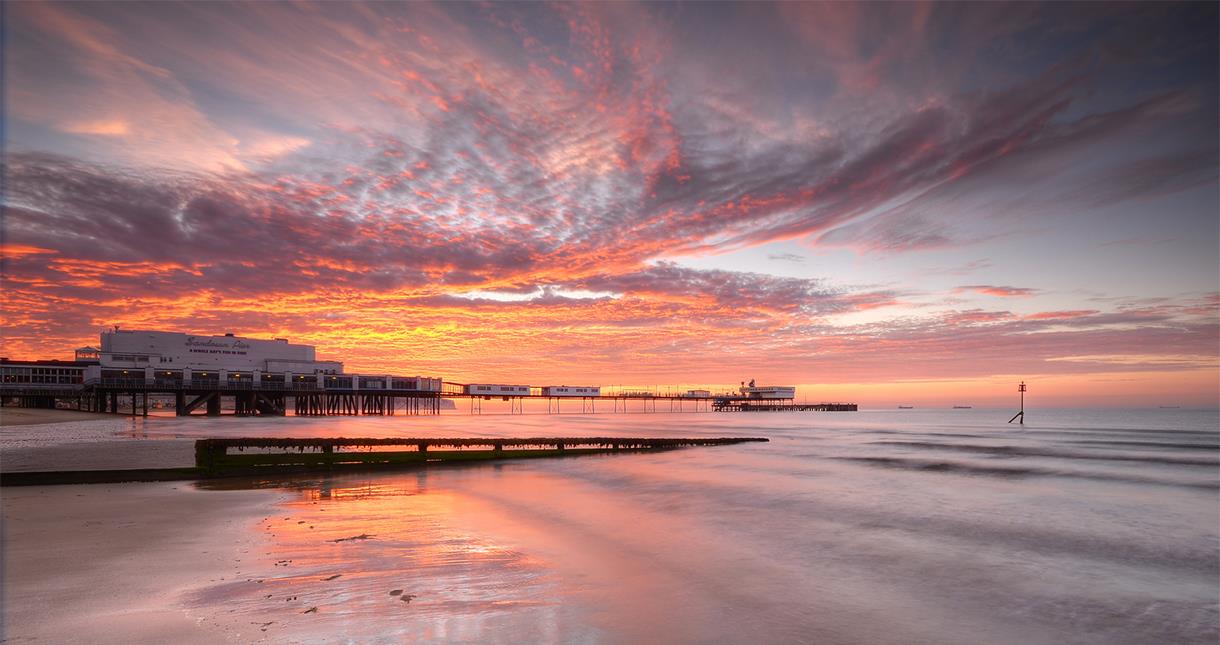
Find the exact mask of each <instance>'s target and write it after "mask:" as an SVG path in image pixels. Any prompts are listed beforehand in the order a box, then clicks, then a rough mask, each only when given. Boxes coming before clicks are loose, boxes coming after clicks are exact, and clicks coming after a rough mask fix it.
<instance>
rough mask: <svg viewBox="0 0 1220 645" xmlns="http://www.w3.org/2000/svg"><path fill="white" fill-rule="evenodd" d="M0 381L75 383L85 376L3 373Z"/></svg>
mask: <svg viewBox="0 0 1220 645" xmlns="http://www.w3.org/2000/svg"><path fill="white" fill-rule="evenodd" d="M0 381H3V382H5V383H35V384H39V385H72V384H76V383H84V382H85V378H84V376H82V375H79V374H78V375H76V376H53V375H49V374H39V375H30V374H4V375H3V376H0Z"/></svg>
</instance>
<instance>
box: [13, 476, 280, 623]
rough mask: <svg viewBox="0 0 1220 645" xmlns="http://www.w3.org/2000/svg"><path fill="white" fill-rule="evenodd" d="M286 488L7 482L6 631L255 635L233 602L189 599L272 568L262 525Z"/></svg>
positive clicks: (263, 573)
mask: <svg viewBox="0 0 1220 645" xmlns="http://www.w3.org/2000/svg"><path fill="white" fill-rule="evenodd" d="M282 499H284V492H283V491H280V490H202V489H198V488H196V487H195V486H194V485H192V484H189V483H185V482H160V483H131V484H106V485H99V484H86V485H69V486H35V487H28V488H20V489H11V488H10V489H6V490H5V491H4V495H3V498H2V499H0V508H2V509H3V517H4V525H3V534H2V535H3V542H4V551H3V581H4V585H3V621H2V622H0V638H3V639H5V640H6V641H8V642H23V641H27V640H28V641H34V640H37V641H38V642H56V643H116V644H124V645H126V644H128V643H143V642H150V643H155V642H163V643H168V642H173V643H183V644H185V645H194V644H196V643H198V644H199V645H205V644H207V643H216V642H248V641H249V640H250V639H251V637H252V635H250V634H247V635H246V636H245V637H242V627H241V626H240V625H237V624H234V623H232V621H226V620H225V619H224V618H225V617H224V616H223V613H224V609H223V607H222V606H209V607H204V608H202V609H200V608H193V607H191V606H189V605H188V603H187V602H186V599H187V598H188V597H189V596H191V595H192V594H195V593H197V592H200V591H201V590H204V589H206V588H208V587H210V586H213V585H215V584H225V583H226V581H237V580H243V579H246V578H248V577H260V578H261V577H264V576H266V575H267V573H268V572H267V571H264V570H266V569H270V567H267V566H266V565H265V563H262V562H261V560H262V553H263V548H261V547H263V546H265V545H264V541H265V539H264V538H263V536H262V535H260V532H259V531H258V530H257V525H258V522H259V521H260V520H261V519H265V518H266V517H268V516H270V515H272V514H273V513H274V512H275V505H276V504H277V502H279V501H280V500H282ZM99 626H104V629H99Z"/></svg>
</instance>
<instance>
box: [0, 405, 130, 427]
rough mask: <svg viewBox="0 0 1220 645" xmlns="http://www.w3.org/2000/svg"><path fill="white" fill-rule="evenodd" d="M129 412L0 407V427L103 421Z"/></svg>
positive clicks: (117, 417)
mask: <svg viewBox="0 0 1220 645" xmlns="http://www.w3.org/2000/svg"><path fill="white" fill-rule="evenodd" d="M130 416H131V415H129V414H110V413H106V412H87V411H85V410H60V409H55V410H52V409H49V408H15V407H2V408H0V428H2V427H13V426H34V425H42V424H45V423H72V422H80V421H105V420H115V419H123V418H128V417H130Z"/></svg>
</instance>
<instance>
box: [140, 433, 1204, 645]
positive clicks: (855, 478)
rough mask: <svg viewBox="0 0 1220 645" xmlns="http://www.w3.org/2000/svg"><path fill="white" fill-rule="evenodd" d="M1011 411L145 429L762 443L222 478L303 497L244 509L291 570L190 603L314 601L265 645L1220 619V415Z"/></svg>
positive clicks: (912, 634)
mask: <svg viewBox="0 0 1220 645" xmlns="http://www.w3.org/2000/svg"><path fill="white" fill-rule="evenodd" d="M1010 416H1011V411H1010V410H993V409H959V410H949V409H911V410H898V409H894V410H863V411H860V412H829V413H826V412H823V413H818V412H807V413H792V412H777V413H691V412H687V413H668V412H656V413H651V412H650V413H644V412H642V411H638V410H637V411H633V412H631V413H625V414H624V413H617V414H616V413H599V414H595V415H581V414H571V413H565V414H557V415H556V414H524V415H510V414H482V415H470V414H454V413H449V414H442V415H439V416H419V417H403V416H395V417H348V418H343V417H329V418H293V417H288V418H273V419H232V418H229V419H209V420H202V419H157V420H153V421H151V422H149V423H145V424H142V425H141V426H140V430H139V432H140V433H141V434H142V435H143V436H144V437H150V435H151V437H155V436H165V437H171V436H172V437H178V438H190V437H193V436H301V437H305V436H318V437H323V436H325V437H334V436H348V437H394V436H404V437H406V436H411V437H416V436H418V437H454V436H469V437H484V436H486V437H521V436H608V435H613V436H641V437H643V436H647V437H722V436H759V437H766V438H768V439H769V440H770V441H769V442H766V443H747V444H737V445H727V446H716V447H698V448H686V449H678V450H669V451H664V452H654V453H630V454H615V455H597V456H578V457H566V458H558V459H549V458H548V459H528V460H516V461H502V462H494V463H478V464H473V465H471V464H463V465H437V466H433V467H426V468H420V469H417V470H406V471H396V472H384V473H367V472H366V473H360V474H341V475H335V476H306V477H293V478H287V479H278V480H267V479H262V480H240V481H238V482H228V483H225V484H207V485H206V486H209V487H212V488H216V487H232V486H239V487H247V486H248V487H267V488H276V489H280V490H283V491H288V493H289V494H288V495H287V496H286V497H285V498H284V501H282V502H281V503H280V504H279V507H278V508H277V513H276V515H274V516H273V517H270V518H268V519H267V520H265V521H263V522H262V523H261V524H260V525H259V526H254V527H250V529H249V530H256V531H260V532H262V533H263V535H264V536H265V539H266V541H267V548H266V551H265V554H264V556H263V557H264V559H266V560H268V561H271V560H274V561H276V564H277V566H276V568H275V569H274V571H275V574H274V575H273V576H267V577H265V578H263V579H262V582H260V583H259V584H250V581H248V580H233V581H229V582H224V583H217V584H215V585H212V586H209V587H208V588H206V589H203V590H201V591H199V592H197V593H195V594H194V596H193V597H192V598H190V599H189V600H188V602H190V603H196V604H197V605H199V606H205V605H207V606H214V605H216V603H224V604H225V606H226V607H229V608H230V609H228V611H231V612H233V613H234V615H235V616H236V617H237V620H239V621H240V620H241V619H242V618H244V617H248V618H249V621H248V622H250V623H251V624H252V625H254V624H256V623H257V622H258V621H260V620H265V617H266V616H268V615H269V612H276V611H280V612H281V613H284V612H287V611H288V610H286V609H283V608H284V607H292V608H295V609H294V610H293V611H291V616H290V617H289V618H288V619H285V620H277V621H276V622H275V623H274V624H271V625H265V626H264V628H263V629H262V630H259V631H253V630H252V634H253V636H252V640H254V639H255V638H257V639H265V641H266V642H299V643H334V642H350V643H402V642H468V643H750V644H754V643H824V644H847V643H870V644H874V643H961V644H972V645H973V644H979V643H1014V644H1015V643H1021V644H1030V643H1048V644H1050V643H1055V644H1060V643H1098V644H1103V643H1104V644H1116V643H1140V644H1144V643H1207V644H1215V643H1216V642H1217V641H1218V640H1220V413H1218V412H1217V411H1216V410H1194V409H1139V410H1136V409H1132V410H1109V409H1107V410H1092V409H1090V410H1068V409H1063V410H1032V409H1031V410H1029V411H1028V414H1027V418H1026V422H1025V424H1024V425H1019V424H1009V423H1007V420H1008V419H1009V417H1010ZM133 432H134V431H133ZM151 437H150V438H151ZM286 599H291V600H286ZM286 602H287V604H285V603H286ZM304 607H316V611H312V612H310V613H309V614H308V615H302V611H304V610H301V609H300V608H304ZM285 615H286V616H288V614H287V613H285Z"/></svg>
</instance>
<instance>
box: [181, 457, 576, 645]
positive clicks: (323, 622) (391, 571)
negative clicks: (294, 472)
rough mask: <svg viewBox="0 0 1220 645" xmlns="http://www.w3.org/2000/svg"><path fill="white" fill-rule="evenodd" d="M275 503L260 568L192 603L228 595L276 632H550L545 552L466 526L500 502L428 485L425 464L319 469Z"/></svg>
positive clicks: (310, 638) (487, 520) (481, 637)
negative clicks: (392, 470) (346, 473)
mask: <svg viewBox="0 0 1220 645" xmlns="http://www.w3.org/2000/svg"><path fill="white" fill-rule="evenodd" d="M280 510H281V511H282V514H277V515H276V516H273V517H268V518H266V519H264V520H263V521H261V522H260V523H259V526H258V530H259V531H260V532H261V533H262V534H263V536H264V538H265V540H266V542H265V544H266V548H265V549H264V553H263V558H262V561H261V562H260V564H259V566H260V567H261V569H260V570H259V571H257V572H252V573H254V574H256V575H249V577H248V578H247V577H243V578H241V579H239V580H238V581H236V582H232V583H230V584H225V585H219V586H215V587H212V588H210V589H208V590H207V591H205V592H203V593H200V594H198V595H197V597H196V598H194V599H193V600H192V602H193V603H194V604H195V605H196V606H205V605H214V604H216V603H223V604H224V605H225V606H226V607H227V608H228V609H229V610H231V612H232V613H233V614H234V617H233V620H235V621H239V622H242V623H244V624H247V625H249V626H250V629H251V633H253V634H256V635H258V636H261V637H265V638H267V639H268V640H269V641H270V640H283V639H288V640H292V641H297V642H321V641H323V640H330V639H332V638H333V635H335V634H345V635H346V636H347V637H348V638H349V639H350V640H351V641H352V642H386V641H395V642H401V641H404V640H419V639H424V640H429V639H443V640H455V639H456V640H475V641H480V642H486V641H489V640H490V641H497V640H498V641H505V640H519V638H521V637H522V636H523V635H528V634H531V633H532V634H533V636H532V637H531V638H534V639H537V638H542V639H543V640H552V639H553V637H554V636H555V633H554V632H553V629H552V627H553V626H554V625H555V624H556V622H557V620H556V617H555V614H556V612H557V611H558V600H557V595H556V582H555V579H554V576H553V575H552V574H551V572H550V568H549V567H548V564H547V563H546V562H545V561H542V560H540V559H538V558H536V557H533V556H530V555H528V554H526V553H524V552H523V551H522V550H521V549H520V548H519V547H518V545H515V544H512V543H505V542H501V541H498V540H496V539H493V538H492V537H490V536H489V535H488V534H487V533H483V532H479V531H475V530H473V529H472V528H470V527H471V525H472V523H475V524H480V525H486V524H494V523H495V522H497V521H499V520H498V519H497V517H498V516H499V515H501V514H502V513H501V512H500V511H498V510H496V509H494V508H492V507H490V506H489V505H487V504H485V503H483V502H481V501H480V500H478V499H476V498H473V497H471V496H469V495H466V494H464V493H461V492H456V491H453V490H431V489H429V487H428V473H426V472H420V473H413V474H407V475H398V476H388V477H378V478H376V479H358V478H336V479H334V480H324V481H321V482H317V483H316V484H312V485H307V486H304V487H301V488H298V489H297V490H296V492H295V499H293V500H292V501H289V502H285V503H283V504H281V505H280ZM547 632H551V634H550V636H551V637H550V638H548V634H547ZM321 635H329V637H324V636H321Z"/></svg>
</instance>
